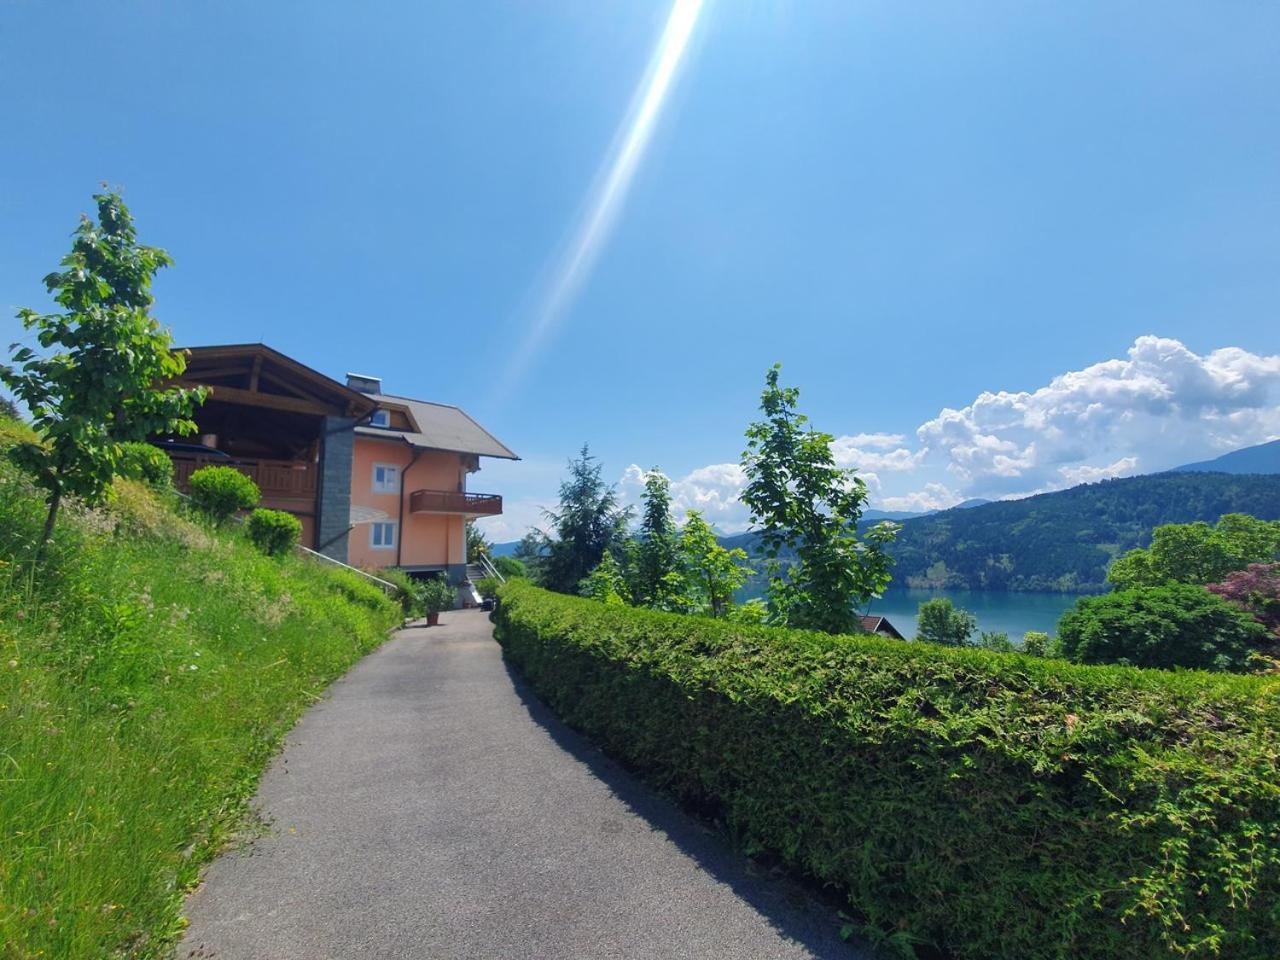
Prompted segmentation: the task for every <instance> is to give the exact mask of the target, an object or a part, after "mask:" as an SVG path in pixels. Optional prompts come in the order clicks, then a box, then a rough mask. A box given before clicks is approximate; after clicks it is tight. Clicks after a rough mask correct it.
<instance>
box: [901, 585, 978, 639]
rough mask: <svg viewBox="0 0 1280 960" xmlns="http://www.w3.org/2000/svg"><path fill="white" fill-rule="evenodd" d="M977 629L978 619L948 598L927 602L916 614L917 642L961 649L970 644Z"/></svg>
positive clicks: (936, 598)
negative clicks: (969, 641) (923, 641)
mask: <svg viewBox="0 0 1280 960" xmlns="http://www.w3.org/2000/svg"><path fill="white" fill-rule="evenodd" d="M976 629H978V618H977V617H975V616H974V615H973V614H972V613H970V612H969V611H968V610H961V609H960V608H959V607H957V606H956V605H955V604H953V603H952V602H951V601H950V600H948V599H947V598H946V597H935V598H934V599H932V600H926V601H925V602H924V603H922V604H920V609H919V611H918V612H917V614H916V639H917V640H927V641H929V642H930V643H941V644H943V645H945V646H948V647H960V646H964V645H965V644H966V643H967V642H968V640H969V637H970V636H971V635H972V634H973V631H974V630H976Z"/></svg>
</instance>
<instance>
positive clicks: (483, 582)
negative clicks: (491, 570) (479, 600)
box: [476, 577, 502, 600]
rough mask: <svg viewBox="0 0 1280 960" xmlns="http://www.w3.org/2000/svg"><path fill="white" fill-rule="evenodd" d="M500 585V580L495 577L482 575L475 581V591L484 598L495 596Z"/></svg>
mask: <svg viewBox="0 0 1280 960" xmlns="http://www.w3.org/2000/svg"><path fill="white" fill-rule="evenodd" d="M500 586H502V581H501V580H499V579H498V578H497V577H482V578H480V579H479V580H477V581H476V591H477V592H478V593H479V594H480V596H482V597H483V598H484V599H486V600H492V599H493V598H494V597H496V596H497V595H498V587H500Z"/></svg>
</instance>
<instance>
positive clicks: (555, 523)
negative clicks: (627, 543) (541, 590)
mask: <svg viewBox="0 0 1280 960" xmlns="http://www.w3.org/2000/svg"><path fill="white" fill-rule="evenodd" d="M600 472H601V465H600V462H599V461H598V460H597V459H596V458H595V457H593V456H591V452H590V451H589V450H588V448H587V445H586V444H583V445H582V452H581V453H580V454H579V455H578V459H576V460H570V461H569V478H568V479H567V480H565V481H564V482H563V483H561V484H560V509H559V510H547V511H545V512H546V516H547V519H548V520H549V521H550V522H551V525H552V528H553V530H554V536H553V537H551V538H549V539H548V540H547V544H546V550H547V553H546V556H545V558H543V560H542V561H541V563H540V565H539V566H540V570H539V579H540V582H541V583H542V585H543V586H545V587H547V588H548V589H551V590H556V591H558V592H560V593H574V592H576V591H577V589H578V584H579V583H580V582H581V581H582V579H583V577H585V576H586V575H587V574H588V573H590V572H591V571H592V570H594V569H595V568H596V565H597V564H599V563H600V561H601V560H602V559H603V558H604V555H605V553H606V552H608V551H609V550H610V548H612V547H614V546H616V545H620V544H621V543H622V541H623V540H624V539H625V536H626V525H627V520H628V519H629V517H630V512H629V511H627V510H623V509H622V508H620V507H619V506H618V496H617V493H616V492H615V490H614V488H613V487H612V486H611V485H609V484H606V483H605V482H604V481H603V480H602V479H601V478H600Z"/></svg>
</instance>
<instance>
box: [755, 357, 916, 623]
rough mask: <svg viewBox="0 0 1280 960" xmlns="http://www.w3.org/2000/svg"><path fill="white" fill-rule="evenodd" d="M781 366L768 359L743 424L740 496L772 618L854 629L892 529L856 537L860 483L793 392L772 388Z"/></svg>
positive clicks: (884, 581) (883, 572)
mask: <svg viewBox="0 0 1280 960" xmlns="http://www.w3.org/2000/svg"><path fill="white" fill-rule="evenodd" d="M780 370H781V366H780V365H778V364H775V365H774V366H773V368H772V369H771V370H770V371H769V372H768V374H767V375H766V380H765V389H764V392H763V393H762V394H761V397H760V409H761V411H762V412H763V413H764V419H763V420H759V421H757V422H755V423H752V424H751V425H750V426H749V427H748V428H747V449H746V451H745V452H744V453H743V454H742V467H743V470H744V472H745V473H746V477H747V485H746V488H745V489H744V490H743V492H742V501H743V503H745V504H746V505H747V507H748V508H749V509H750V511H751V522H752V523H753V524H755V525H756V526H757V527H758V528H759V530H760V543H761V546H762V548H763V552H764V555H765V557H766V558H767V559H768V562H769V606H770V613H771V617H772V618H773V619H774V620H775V621H778V622H783V623H786V624H789V625H791V626H796V627H808V628H811V629H816V630H824V631H826V632H828V633H852V632H856V631H857V629H858V616H857V608H858V607H861V606H863V605H864V604H865V603H866V602H867V601H868V600H869V599H870V598H871V597H873V596H875V595H877V594H879V593H880V592H881V591H883V590H884V588H885V587H887V586H888V585H889V580H890V574H889V565H890V563H891V560H890V558H889V555H888V553H887V552H886V550H885V547H886V546H887V545H888V544H889V543H890V542H892V540H893V538H894V537H895V536H896V534H897V527H896V525H894V524H889V523H884V524H878V525H876V526H875V527H872V528H871V530H869V531H867V533H866V535H865V536H864V537H863V538H862V539H861V540H859V538H858V534H857V524H858V520H859V519H860V518H861V516H862V511H863V508H864V507H865V505H866V501H867V487H866V484H865V483H864V482H863V481H862V479H861V478H859V477H858V476H857V474H856V473H855V472H854V471H853V470H849V469H843V468H841V467H838V466H836V463H835V457H834V455H833V454H832V451H831V444H832V441H833V439H834V438H833V437H832V436H831V435H830V434H827V433H821V432H819V431H816V430H813V429H812V428H810V427H808V426H807V424H808V418H807V417H806V416H804V415H803V414H801V413H799V412H798V411H797V409H796V403H797V401H798V399H799V396H800V391H799V390H797V389H796V388H795V387H783V386H780V385H779V383H778V375H779V371H780ZM784 558H785V560H786V561H787V562H788V563H789V568H788V569H786V570H785V571H784V569H783V560H784Z"/></svg>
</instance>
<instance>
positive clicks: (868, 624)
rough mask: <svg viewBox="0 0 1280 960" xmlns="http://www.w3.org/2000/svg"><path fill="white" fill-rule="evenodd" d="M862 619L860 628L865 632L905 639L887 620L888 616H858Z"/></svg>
mask: <svg viewBox="0 0 1280 960" xmlns="http://www.w3.org/2000/svg"><path fill="white" fill-rule="evenodd" d="M859 619H860V620H861V621H862V629H863V630H865V631H866V632H867V633H878V634H880V635H881V636H882V637H892V638H893V639H895V640H905V639H906V637H904V636H903V635H902V634H900V633H899V632H898V628H897V627H895V626H894V625H893V624H892V623H890V622H889V618H888V617H860V618H859Z"/></svg>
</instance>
